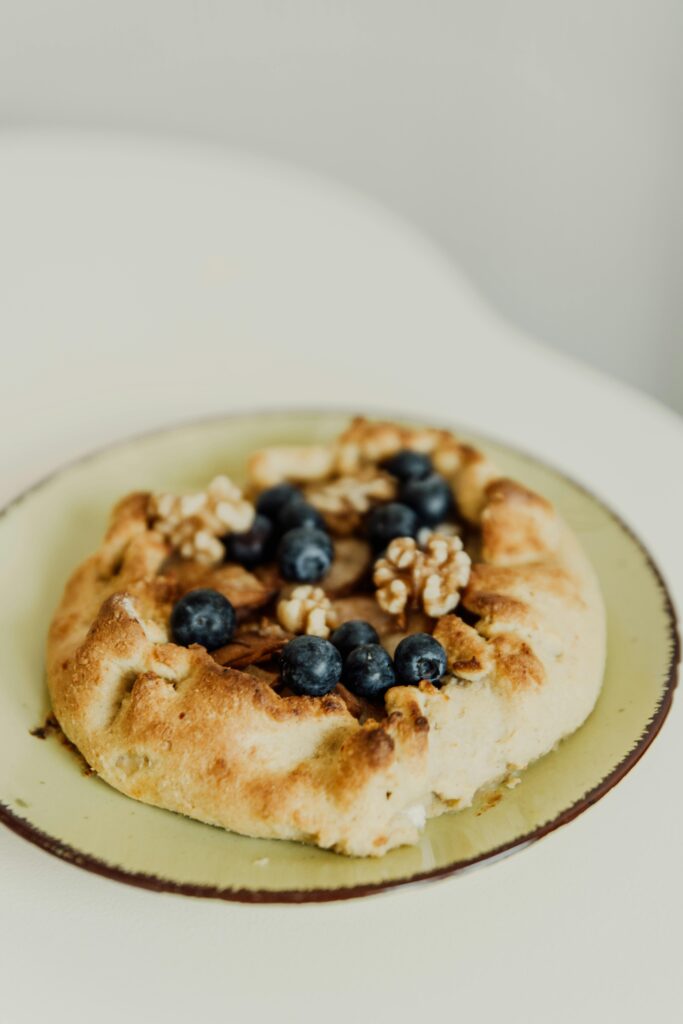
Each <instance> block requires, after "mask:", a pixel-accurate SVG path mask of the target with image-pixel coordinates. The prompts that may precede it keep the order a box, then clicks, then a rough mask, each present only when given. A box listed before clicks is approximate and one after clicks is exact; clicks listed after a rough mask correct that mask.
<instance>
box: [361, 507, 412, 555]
mask: <svg viewBox="0 0 683 1024" xmlns="http://www.w3.org/2000/svg"><path fill="white" fill-rule="evenodd" d="M419 526H420V521H419V519H418V517H417V515H416V513H415V512H414V511H413V510H412V508H408V506H407V505H401V504H399V502H397V501H390V502H389V503H388V504H387V505H378V506H377V508H375V509H373V510H372V512H371V513H370V515H369V516H368V519H367V533H368V539H369V540H370V543H371V544H372V546H373V548H375V550H376V551H383V550H384V548H385V547H386V546H387V544H389V543H390V542H391V541H392V540H394V538H396V537H415V536H416V534H417V531H418V529H419Z"/></svg>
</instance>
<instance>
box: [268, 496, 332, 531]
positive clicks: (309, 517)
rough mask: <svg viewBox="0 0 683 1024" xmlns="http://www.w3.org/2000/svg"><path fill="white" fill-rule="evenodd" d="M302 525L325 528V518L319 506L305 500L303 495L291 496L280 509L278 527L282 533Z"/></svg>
mask: <svg viewBox="0 0 683 1024" xmlns="http://www.w3.org/2000/svg"><path fill="white" fill-rule="evenodd" d="M300 526H310V527H313V528H314V529H316V530H324V529H325V520H324V519H323V517H322V516H321V515H320V513H319V512H318V510H317V508H313V506H312V505H309V503H308V502H307V501H304V499H303V498H302V497H301V495H299V496H295V497H294V498H290V500H289V501H288V502H287V504H286V505H284V506H283V507H282V508H281V509H280V511H279V513H278V517H277V528H278V531H279V533H280V534H281V535H282V534H283V533H287V532H288V531H289V530H296V529H297V528H298V527H300Z"/></svg>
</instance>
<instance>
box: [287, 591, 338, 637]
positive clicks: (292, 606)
mask: <svg viewBox="0 0 683 1024" xmlns="http://www.w3.org/2000/svg"><path fill="white" fill-rule="evenodd" d="M277 618H278V622H279V623H280V625H281V626H282V627H283V628H284V629H286V630H288V631H289V632H290V633H307V634H308V635H309V636H321V637H323V638H324V639H327V637H328V636H329V635H330V630H331V629H333V628H334V627H335V626H336V625H337V617H336V615H335V612H334V609H333V608H332V603H331V601H330V599H329V597H328V596H327V595H326V593H325V591H324V590H322V589H321V587H312V586H310V585H309V584H304V585H302V586H300V587H294V589H293V590H292V592H291V593H290V595H289V597H283V598H281V599H280V601H279V602H278V606H277Z"/></svg>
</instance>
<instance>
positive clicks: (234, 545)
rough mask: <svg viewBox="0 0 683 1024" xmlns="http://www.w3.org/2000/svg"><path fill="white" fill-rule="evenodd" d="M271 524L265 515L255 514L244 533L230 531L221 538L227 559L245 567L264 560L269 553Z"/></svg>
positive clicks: (259, 563) (258, 563) (248, 567)
mask: <svg viewBox="0 0 683 1024" xmlns="http://www.w3.org/2000/svg"><path fill="white" fill-rule="evenodd" d="M272 539H273V524H272V523H271V521H270V519H266V517H265V516H262V515H258V514H257V515H256V516H255V517H254V522H253V523H252V525H251V527H250V528H249V529H248V530H247V531H246V533H231V534H229V535H228V536H227V537H224V538H223V543H224V544H225V548H226V552H227V556H228V561H230V562H239V564H240V565H244V566H246V567H247V569H250V568H252V566H254V565H261V564H262V563H263V562H266V561H267V560H268V558H269V557H270V553H271V547H272V544H271V541H272Z"/></svg>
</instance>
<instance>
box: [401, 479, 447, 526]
mask: <svg viewBox="0 0 683 1024" xmlns="http://www.w3.org/2000/svg"><path fill="white" fill-rule="evenodd" d="M399 497H400V499H401V501H402V502H404V503H405V504H406V505H408V506H409V507H410V508H412V509H413V510H414V511H415V512H416V513H417V515H418V516H419V517H420V519H421V520H422V522H423V523H426V524H427V526H436V524H437V523H443V522H444V520H446V519H448V518H449V516H452V514H453V494H452V492H451V489H450V487H449V486H448V483H447V481H446V480H444V478H443V477H442V476H439V474H438V473H430V474H429V476H426V477H424V479H423V480H407V481H406V482H405V483H404V484H402V485H401V489H400V491H399Z"/></svg>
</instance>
